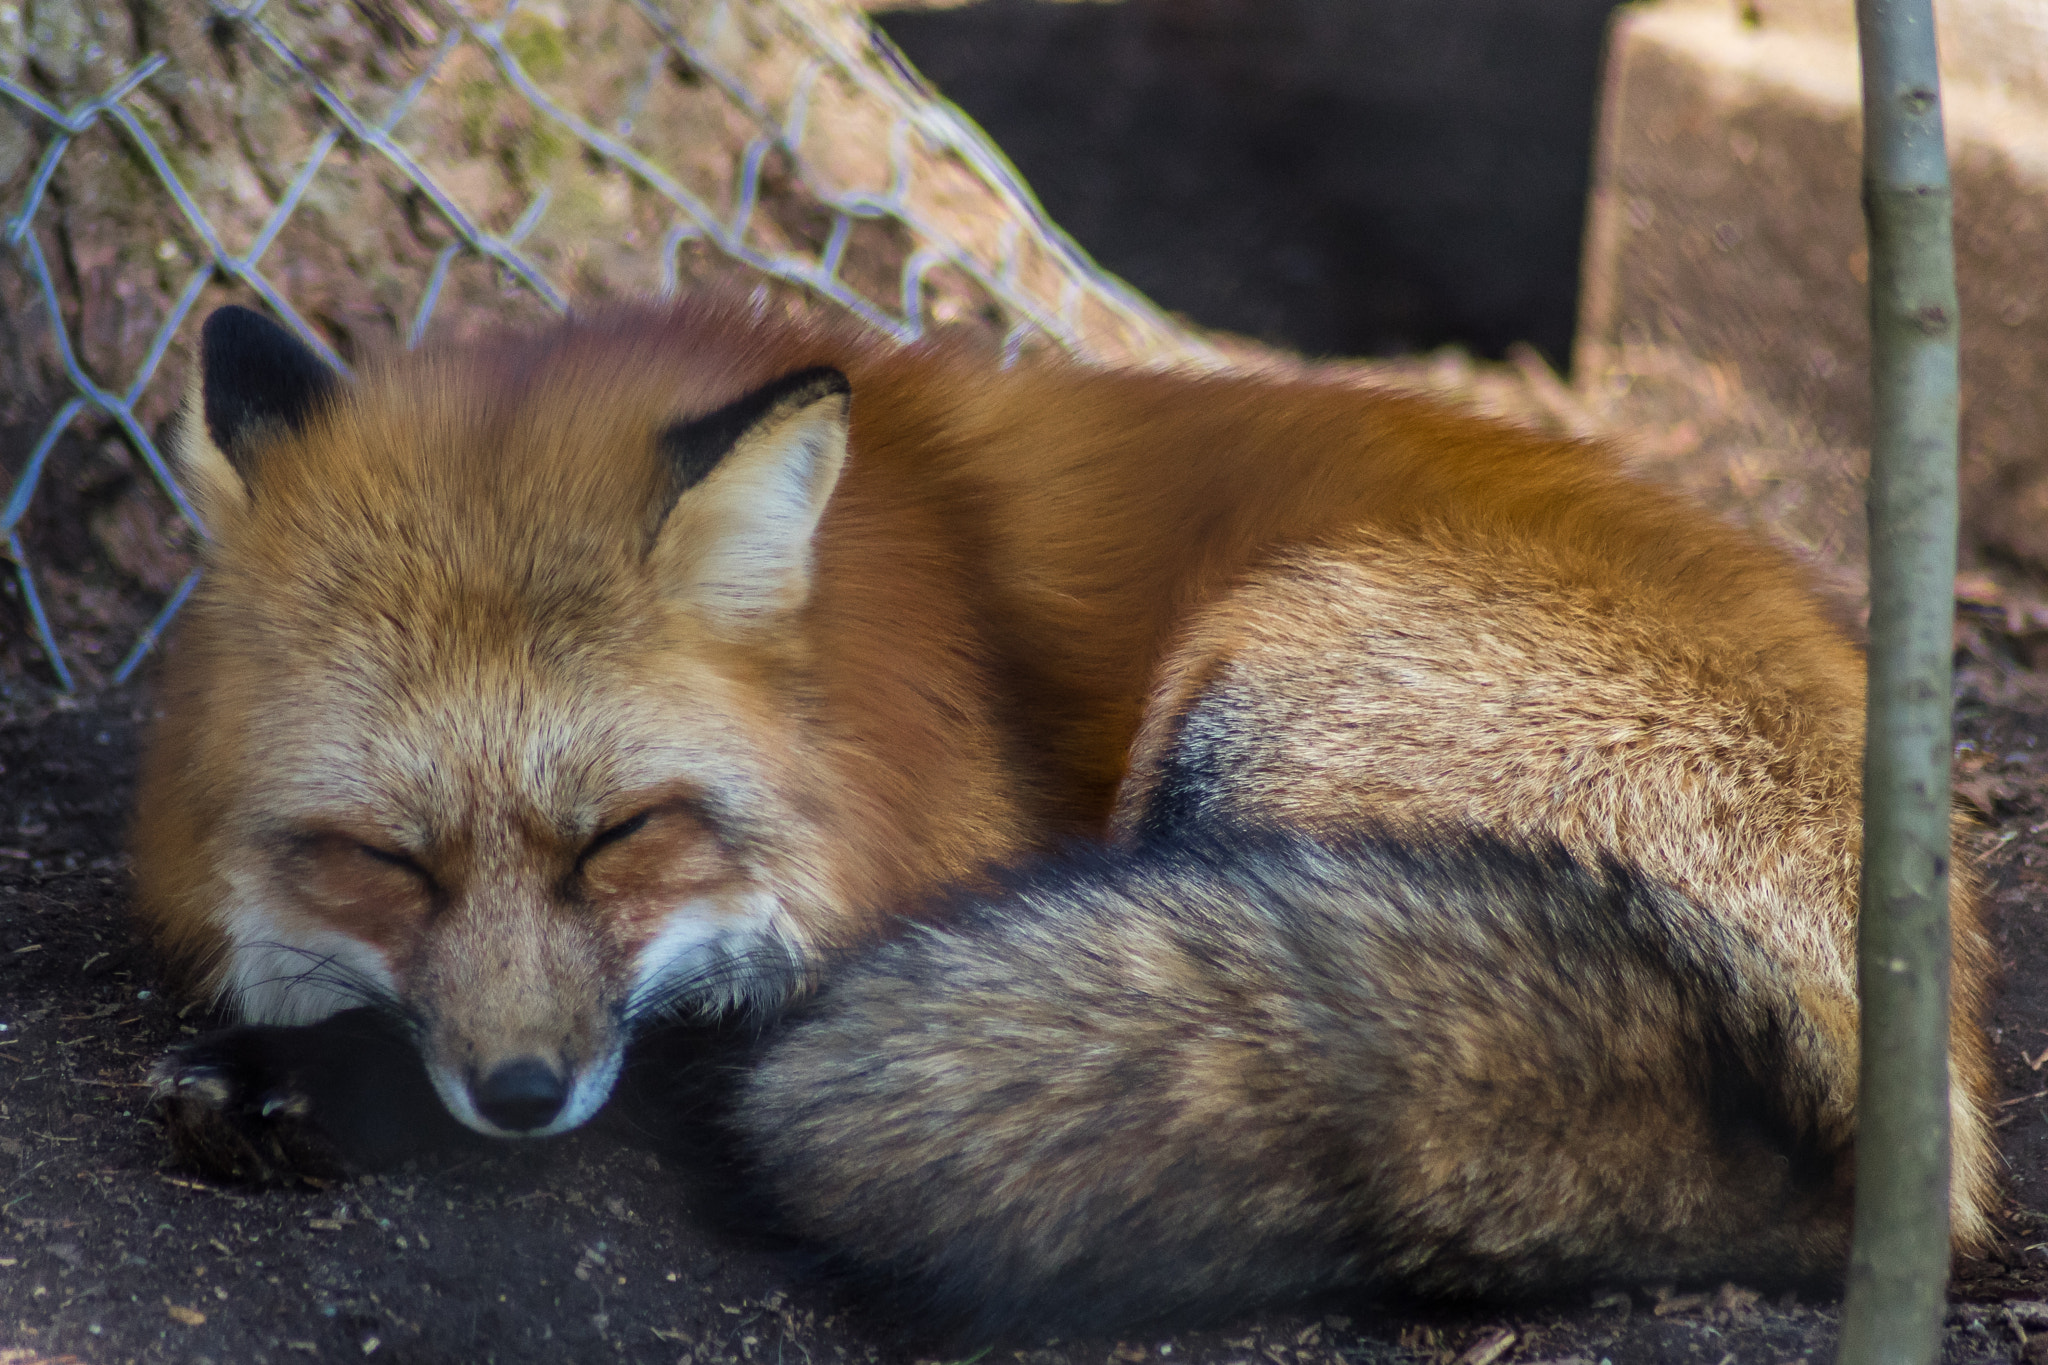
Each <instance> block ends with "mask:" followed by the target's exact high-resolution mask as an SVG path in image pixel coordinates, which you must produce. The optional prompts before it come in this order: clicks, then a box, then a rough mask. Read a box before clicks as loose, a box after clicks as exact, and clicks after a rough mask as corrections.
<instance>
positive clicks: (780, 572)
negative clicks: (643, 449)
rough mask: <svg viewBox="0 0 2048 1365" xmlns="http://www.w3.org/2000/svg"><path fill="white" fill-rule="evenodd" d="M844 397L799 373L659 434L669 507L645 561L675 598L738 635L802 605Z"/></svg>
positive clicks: (822, 376)
mask: <svg viewBox="0 0 2048 1365" xmlns="http://www.w3.org/2000/svg"><path fill="white" fill-rule="evenodd" d="M852 392H853V390H852V388H851V386H850V385H848V384H847V382H846V376H845V375H843V374H841V373H840V372H839V371H837V370H832V369H812V370H799V371H797V372H796V373H795V374H790V375H785V376H783V377H782V378H781V379H778V380H776V381H775V382H773V383H771V384H767V385H764V386H763V387H761V388H759V389H756V390H755V391H754V392H752V393H750V394H748V395H747V396H746V397H744V398H742V399H739V400H738V401H737V402H733V403H728V404H727V405H726V406H724V407H722V408H720V409H719V410H718V411H716V412H713V413H710V414H708V415H707V416H704V417H698V418H694V419H692V420H690V421H687V422H678V423H677V424H676V425H674V426H672V427H669V428H668V429H667V430H665V431H663V432H662V433H661V435H660V437H659V438H658V444H659V448H660V451H661V454H662V458H663V460H664V462H665V465H666V468H667V469H668V472H669V476H670V479H671V480H672V483H671V487H672V488H673V489H674V497H675V501H674V503H673V505H672V506H670V508H669V509H668V514H667V516H666V518H665V519H664V520H663V522H662V523H661V526H660V528H659V529H658V530H657V531H656V532H655V538H654V548H653V550H652V552H651V553H652V557H653V560H654V564H655V567H656V571H657V572H658V573H659V574H660V575H661V579H662V582H663V585H664V586H665V587H666V589H667V590H668V592H669V595H670V596H671V597H673V598H674V599H675V600H677V601H681V602H686V603H688V604H689V605H691V606H693V607H695V608H696V609H697V610H698V611H699V612H701V613H703V614H704V615H706V616H708V617H710V618H712V619H713V620H715V621H721V622H723V623H725V624H728V625H734V626H744V625H745V624H747V623H748V622H750V621H753V620H756V619H759V618H761V617H763V616H766V615H771V614H773V613H776V612H781V611H787V610H789V609H790V608H793V607H798V606H801V605H802V604H803V603H804V602H805V601H806V600H807V599H808V598H809V597H810V592H811V538H812V536H813V534H814V533H815V532H816V531H817V529H818V519H819V518H820V517H822V516H823V515H824V514H825V504H826V503H827V502H828V501H830V499H831V497H832V490H833V488H834V487H835V486H836V485H837V484H838V482H839V470H840V467H841V466H842V465H843V464H844V463H845V462H846V434H847V414H848V408H849V404H850V400H851V396H852Z"/></svg>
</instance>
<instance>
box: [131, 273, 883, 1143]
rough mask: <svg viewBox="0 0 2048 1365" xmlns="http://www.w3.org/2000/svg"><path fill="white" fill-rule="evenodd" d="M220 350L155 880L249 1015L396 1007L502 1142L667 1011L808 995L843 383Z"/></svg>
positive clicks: (235, 340)
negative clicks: (811, 636) (828, 521)
mask: <svg viewBox="0 0 2048 1365" xmlns="http://www.w3.org/2000/svg"><path fill="white" fill-rule="evenodd" d="M202 362H203V364H202V377H201V379H200V381H199V383H198V384H197V386H196V391H195V393H194V395H193V397H192V400H191V401H190V403H189V404H188V412H187V415H186V420H185V424H184V430H183V432H182V436H181V440H180V450H179V459H180V462H181V468H182V472H183V474H184V476H185V478H186V479H187V481H188V483H189V486H190V487H191V489H192V490H193V492H194V494H195V505H196V506H197V508H198V510H199V511H200V514H201V515H202V517H204V519H205V521H206V523H207V527H208V530H209V532H210V534H211V537H212V544H211V546H210V547H209V551H208V556H207V568H208V573H207V578H206V580H205V583H204V585H203V587H202V589H201V591H200V593H199V595H198V596H197V597H196V598H195V600H194V602H193V603H192V605H191V608H190V618H189V620H188V621H187V622H186V623H185V625H184V627H183V634H182V638H181V641H180V644H179V648H178V657H177V658H176V660H175V661H174V664H173V666H172V671H171V674H170V677H169V679H168V690H167V694H166V707H165V719H164V720H163V722H162V723H161V724H160V727H159V733H158V737H157V741H156V743H155V745H154V747H153V751H152V754H151V758H150V762H149V765H148V772H147V774H146V776H145V790H144V797H143V802H142V813H141V817H140V821H139V828H138V858H137V863H138V869H139V873H140V878H141V882H142V887H141V890H142V897H143V901H144V908H145V913H146V914H149V915H152V916H153V917H154V918H156V920H157V921H158V924H159V928H160V929H161V931H162V932H163V935H164V936H165V937H166V938H167V939H169V940H171V941H172V944H173V947H174V949H180V948H181V949H182V951H183V953H184V955H186V956H187V957H188V958H198V959H201V960H203V962H204V966H203V971H204V973H205V976H206V980H207V984H209V985H210V986H211V988H212V989H213V990H214V991H215V992H216V993H217V994H218V995H219V996H220V997H222V998H224V999H225V1000H226V1001H227V1002H228V1003H230V1004H231V1005H232V1006H233V1007H234V1008H235V1009H236V1010H237V1011H238V1012H239V1013H240V1014H241V1015H242V1017H243V1018H244V1019H245V1020H247V1021H250V1022H257V1023H308V1022H313V1021H315V1020H318V1019H320V1018H323V1017H326V1016H327V1015H329V1014H332V1013H334V1012H336V1011H338V1010H340V1009H343V1008H348V1007H352V1006H356V1005H362V1004H365V1003H370V1004H376V1005H380V1006H382V1007H385V1008H388V1009H390V1010H393V1011H396V1012H397V1013H399V1014H400V1015H401V1016H402V1017H403V1018H404V1019H405V1020H406V1022H407V1024H408V1026H409V1027H410V1028H411V1029H412V1031H413V1032H414V1034H415V1036H416V1039H417V1042H418V1046H419V1049H420V1052H421V1055H422V1057H423V1059H424V1061H425V1063H426V1066H427V1070H428V1073H429V1075H430V1076H431V1078H432V1080H433V1083H434V1086H435V1088H436V1090H437V1091H438V1092H439V1094H440V1095H441V1097H442V1099H443V1101H444V1102H445V1103H446V1105H447V1107H448V1109H449V1110H450V1112H452V1113H453V1114H454V1115H455V1116H456V1117H457V1118H459V1119H460V1120H461V1121H462V1122H464V1123H465V1124H467V1125H469V1126H470V1127H471V1128H474V1129H476V1130H478V1131H480V1132H483V1133H486V1134H491V1135H498V1136H504V1135H516V1134H532V1135H541V1134H548V1133H554V1132H559V1131H562V1130H564V1129H567V1128H570V1127H573V1126H575V1125H576V1124H579V1123H581V1122H583V1121H584V1120H585V1119H587V1118H588V1117H589V1116H590V1115H591V1114H592V1113H594V1112H595V1111H596V1110H597V1108H598V1107H599V1106H600V1105H601V1104H602V1103H603V1102H604V1100H605V1098H606V1097H607V1095H608V1094H609V1092H610V1090H611V1088H612V1084H613V1081H614V1079H615V1077H616V1075H617V1073H618V1070H619V1066H620V1061H621V1057H622V1053H623V1049H624V1046H625V1043H626V1041H627V1038H628V1037H629V1035H630V1033H631V1031H632V1029H633V1027H634V1026H635V1025H636V1024H638V1023H640V1022H642V1021H644V1020H646V1019H648V1018H651V1017H653V1016H656V1015H659V1014H663V1013H668V1012H675V1011H705V1012H712V1011H724V1010H728V1009H732V1008H736V1007H745V1006H748V1005H753V1004H761V1005H773V1004H775V1003H779V1002H780V1001H781V1000H782V999H783V998H785V997H786V996H787V995H788V994H789V993H790V992H792V991H793V990H795V989H797V988H798V987H799V985H800V984H801V980H802V976H803V973H804V971H805V970H806V968H805V966H804V964H806V963H808V962H810V961H812V960H813V958H814V956H815V952H816V949H817V943H816V942H815V940H816V938H817V936H818V934H819V932H820V929H819V926H820V925H821V924H822V923H824V922H825V920H826V919H827V918H829V916H830V914H831V913H832V911H833V909H834V907H836V906H838V905H839V904H840V903H841V902H843V900H844V899H845V896H846V889H845V887H844V886H843V885H842V879H841V878H839V877H838V876H837V875H836V874H835V871H834V863H833V858H832V857H831V856H830V853H829V848H830V846H831V845H832V843H833V836H832V831H831V830H830V829H829V827H828V826H829V823H830V822H829V821H827V820H823V819H821V818H820V817H819V816H818V814H817V810H816V807H817V805H818V803H817V802H816V801H815V800H814V799H809V798H807V797H806V796H805V795H804V794H803V793H804V791H805V789H806V786H807V783H808V779H809V777H810V770H811V769H812V768H813V767H814V766H815V760H814V756H813V755H811V754H810V752H809V748H810V746H811V741H810V740H809V739H808V737H807V728H806V725H805V723H804V719H805V712H806V706H807V702H806V682H805V677H806V660H805V657H804V649H803V647H802V645H801V643H800V636H799V635H798V633H796V632H794V631H792V629H791V627H790V622H791V620H792V619H793V618H794V617H796V616H798V615H800V614H801V613H802V612H803V610H804V608H805V605H806V602H807V600H808V597H809V595H810V571H811V549H810V546H811V539H812V536H813V534H814V532H815V531H816V528H817V525H818V521H819V518H820V516H821V515H822V513H823V510H824V508H825V505H826V502H827V500H828V499H829V497H830V495H831V492H832V489H833V486H834V483H835V481H836V479H837V477H838V473H839V468H840V465H841V463H842V461H843V459H844V456H845V451H846V439H847V410H848V384H847V381H846V379H845V378H844V376H843V375H842V374H841V373H840V372H838V371H837V370H833V369H829V368H819V367H808V368H802V369H799V370H797V371H796V372H794V373H788V374H785V375H784V376H783V377H781V378H779V379H775V380H772V381H770V382H767V383H765V384H757V385H755V386H754V387H753V388H752V389H751V390H750V391H749V392H747V393H746V394H745V395H744V396H743V397H741V398H740V399H738V400H736V401H727V402H723V403H720V404H718V405H717V406H715V407H712V408H711V410H710V411H709V412H706V411H704V409H705V408H706V407H710V406H711V402H710V400H707V398H706V397H705V396H704V394H703V393H702V392H691V391H688V390H687V388H685V391H683V392H677V391H676V388H677V381H676V379H675V378H674V376H673V375H670V376H667V377H666V378H665V379H663V381H662V382H660V383H656V382H654V380H653V378H652V377H651V376H649V375H645V374H641V373H639V372H636V371H634V370H633V368H632V367H631V366H630V365H623V366H620V367H618V368H616V369H615V370H614V371H613V372H612V373H610V374H609V375H608V376H607V377H606V378H604V379H599V378H595V377H593V375H592V374H590V373H588V372H587V371H586V372H579V373H573V374H569V375H567V376H563V375H560V374H548V373H542V374H535V375H533V376H531V377H530V378H529V379H528V381H527V382H526V383H525V384H524V385H522V384H519V383H508V382H507V377H506V376H504V375H502V374H499V375H491V376H483V377H479V376H477V375H475V374H470V373H467V372H462V373H458V372H455V371H452V370H447V369H437V368H436V367H434V366H433V365H431V364H429V365H409V366H404V367H401V368H399V369H397V370H394V371H391V372H387V373H380V374H376V375H373V376H371V377H369V378H367V379H365V380H363V381H362V382H361V383H359V384H348V383H344V382H343V381H342V380H341V379H339V378H338V377H337V376H335V375H334V374H333V373H332V372H331V371H329V370H327V369H326V367H325V366H323V365H322V364H321V363H320V362H319V361H318V360H317V359H316V358H315V357H314V356H313V355H312V354H311V353H310V352H308V351H306V350H305V348H303V347H302V346H300V345H299V343H298V342H297V341H296V340H294V339H293V338H291V337H290V336H289V335H288V334H287V333H285V332H283V331H282V330H281V329H279V328H277V327H275V326H274V325H272V324H270V323H268V322H266V321H264V320H263V319H261V318H260V317H259V316H258V315H256V314H253V313H250V312H247V311H245V310H239V309H229V310H223V311H222V312H220V313H217V314H215V315H214V316H213V317H212V318H210V319H209V320H208V323H207V325H206V328H205V334H204V343H203V356H202ZM587 363H591V364H595V363H597V362H596V361H589V362H587ZM570 368H572V369H573V368H575V367H573V366H572V367H570ZM702 383H703V385H704V390H705V391H707V392H709V393H712V394H718V393H719V392H720V391H721V390H723V391H724V392H726V393H729V392H730V390H731V388H732V387H733V383H734V381H733V378H732V376H730V375H727V374H722V373H719V372H716V371H715V370H714V371H713V372H712V373H711V374H710V375H709V376H708V377H707V378H705V379H704V380H702ZM679 414H680V415H679Z"/></svg>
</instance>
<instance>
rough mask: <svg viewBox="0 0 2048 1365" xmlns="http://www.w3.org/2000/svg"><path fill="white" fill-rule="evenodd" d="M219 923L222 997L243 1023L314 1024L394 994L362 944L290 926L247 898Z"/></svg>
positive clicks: (387, 975) (392, 981) (335, 933)
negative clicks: (223, 948)
mask: <svg viewBox="0 0 2048 1365" xmlns="http://www.w3.org/2000/svg"><path fill="white" fill-rule="evenodd" d="M221 919H222V927H223V928H224V929H225V930H226V931H227V936H228V968H227V973H226V975H225V977H224V979H223V981H222V983H221V996H222V998H223V1000H224V1001H225V1003H226V1004H227V1005H228V1007H229V1008H231V1009H232V1010H234V1012H235V1013H236V1014H237V1015H238V1016H240V1018H241V1019H242V1020H243V1021H244V1022H245V1023H251V1024H316V1023H318V1022H320V1021H321V1020H322V1019H325V1018H327V1017H329V1016H330V1015H334V1014H339V1013H340V1012H341V1011H342V1010H345V1009H352V1008H354V1007H355V1006H357V1005H366V1004H370V1003H372V1002H373V1001H375V1000H377V999H378V998H379V997H380V996H381V997H382V998H383V999H385V1000H393V999H396V998H397V996H398V979H397V977H395V976H394V975H393V974H392V971H391V964H390V963H389V962H387V961H386V960H385V958H384V954H383V953H381V952H379V951H378V950H377V949H375V948H373V947H371V946H370V945H369V944H367V943H364V942H363V941H362V940H361V939H358V938H353V937H351V936H349V935H348V934H344V933H342V932H340V931H339V930H335V929H318V928H313V927H310V926H307V925H302V924H294V923H292V922H291V921H290V920H289V919H286V918H282V917H280V916H278V915H276V914H275V913H273V912H272V911H271V910H270V908H269V907H268V906H266V905H264V904H263V902H262V901H261V899H260V898H257V897H251V896H242V897H237V903H236V904H234V905H232V906H231V907H229V908H228V909H227V910H226V911H225V913H224V914H223V915H222V917H221Z"/></svg>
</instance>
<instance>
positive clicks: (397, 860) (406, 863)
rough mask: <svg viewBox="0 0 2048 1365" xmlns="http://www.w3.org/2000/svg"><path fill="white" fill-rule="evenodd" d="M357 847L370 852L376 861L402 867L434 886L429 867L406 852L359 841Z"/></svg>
mask: <svg viewBox="0 0 2048 1365" xmlns="http://www.w3.org/2000/svg"><path fill="white" fill-rule="evenodd" d="M356 848H357V849H358V850H359V851H361V852H363V853H366V854H368V855H369V856H370V857H371V858H373V859H375V860H376V861H378V862H380V863H383V864H384V865H385V866H386V867H396V868H400V869H402V870H403V871H406V872H410V873H412V875H413V876H415V877H418V878H419V879H420V880H421V881H423V882H425V883H426V884H427V885H428V886H429V887H431V886H433V884H434V876H433V874H432V873H431V872H428V871H427V869H425V868H424V867H421V866H420V865H419V864H418V863H416V862H414V861H413V860H412V859H411V858H408V857H406V856H405V854H403V853H393V852H392V851H391V850H390V849H388V848H378V847H377V846H376V845H375V844H363V843H359V844H357V845H356Z"/></svg>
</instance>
